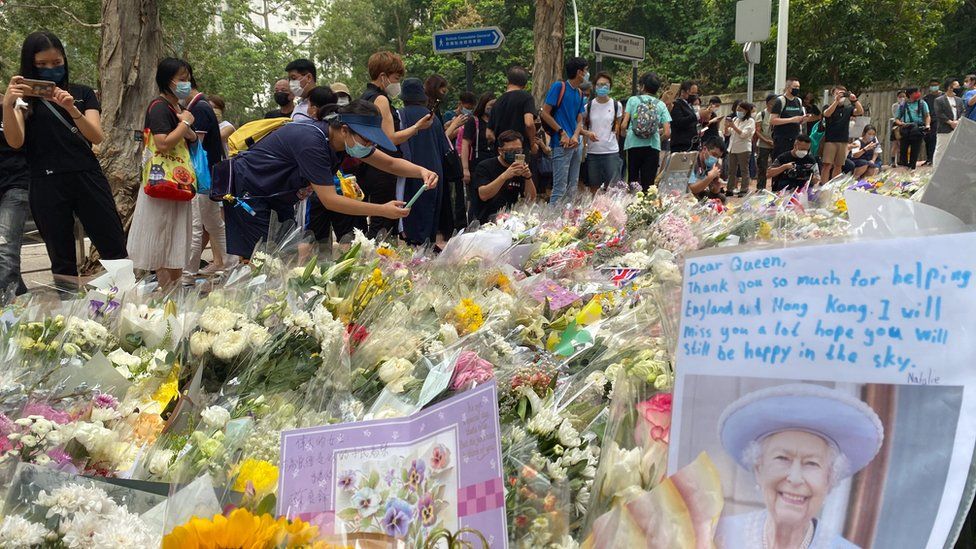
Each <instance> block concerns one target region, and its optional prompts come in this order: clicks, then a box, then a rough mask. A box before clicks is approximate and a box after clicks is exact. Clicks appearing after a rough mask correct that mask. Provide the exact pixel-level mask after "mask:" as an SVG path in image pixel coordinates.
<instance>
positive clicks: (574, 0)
mask: <svg viewBox="0 0 976 549" xmlns="http://www.w3.org/2000/svg"><path fill="white" fill-rule="evenodd" d="M573 21H574V22H575V23H576V53H575V54H574V55H575V56H576V57H579V11H577V10H576V0H573Z"/></svg>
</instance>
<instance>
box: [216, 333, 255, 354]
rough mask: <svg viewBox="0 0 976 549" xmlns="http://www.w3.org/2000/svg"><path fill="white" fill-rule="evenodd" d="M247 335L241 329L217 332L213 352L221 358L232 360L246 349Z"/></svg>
mask: <svg viewBox="0 0 976 549" xmlns="http://www.w3.org/2000/svg"><path fill="white" fill-rule="evenodd" d="M246 346H247V337H246V336H245V335H244V332H242V331H240V330H229V331H226V332H223V333H221V334H217V336H216V337H214V340H213V347H212V349H213V354H214V356H215V357H217V358H219V359H221V360H230V359H232V358H234V357H236V356H237V355H239V354H241V352H242V351H244V347H246Z"/></svg>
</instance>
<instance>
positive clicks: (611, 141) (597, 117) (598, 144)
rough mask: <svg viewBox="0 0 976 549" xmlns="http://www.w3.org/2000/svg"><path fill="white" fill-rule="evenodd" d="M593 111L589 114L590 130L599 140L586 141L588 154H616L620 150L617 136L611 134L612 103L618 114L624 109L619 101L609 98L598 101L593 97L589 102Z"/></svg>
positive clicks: (621, 114)
mask: <svg viewBox="0 0 976 549" xmlns="http://www.w3.org/2000/svg"><path fill="white" fill-rule="evenodd" d="M591 105H592V109H593V112H591V113H589V114H590V131H592V132H593V133H595V134H596V136H597V137H598V138H599V139H600V140H599V141H589V142H588V144H587V145H588V146H589V149H588V151H587V152H588V154H616V153H617V152H619V151H620V146H619V145H618V144H617V136H616V135H614V134H613V123H614V105H616V109H617V110H616V112H617V114H618V115H619V116H623V115H624V109H623V107H622V106H621V105H620V102H619V101H617V100H616V99H611V100H610V101H607V102H606V103H600V101H599V100H596V99H594V100H593V103H591Z"/></svg>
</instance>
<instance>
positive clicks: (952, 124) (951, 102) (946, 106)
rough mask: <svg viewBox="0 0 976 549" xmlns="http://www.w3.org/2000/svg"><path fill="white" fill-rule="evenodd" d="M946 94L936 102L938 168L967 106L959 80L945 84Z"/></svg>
mask: <svg viewBox="0 0 976 549" xmlns="http://www.w3.org/2000/svg"><path fill="white" fill-rule="evenodd" d="M945 87H946V92H945V94H943V95H942V96H940V97H939V98H938V99H936V100H935V111H934V112H935V118H936V120H938V133H937V134H936V143H935V158H934V159H933V165H934V166H937V165H938V164H939V160H940V159H941V158H942V154H943V153H944V152H945V147H946V144H947V143H948V142H949V138H950V137H952V132H954V131H955V130H956V127H957V126H959V120H960V119H961V118H962V117H963V116H964V115H965V113H966V104H965V103H964V102H963V100H962V98H961V97H959V94H960V93H961V92H962V89H961V88H960V87H959V80H956V79H955V78H949V79H948V80H946V83H945Z"/></svg>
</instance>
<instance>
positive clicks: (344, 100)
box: [336, 97, 349, 107]
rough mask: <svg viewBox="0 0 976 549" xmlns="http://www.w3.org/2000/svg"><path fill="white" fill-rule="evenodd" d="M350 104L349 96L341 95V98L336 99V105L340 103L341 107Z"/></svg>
mask: <svg viewBox="0 0 976 549" xmlns="http://www.w3.org/2000/svg"><path fill="white" fill-rule="evenodd" d="M348 104H349V98H348V97H340V98H339V99H336V105H339V106H340V107H345V106H346V105H348Z"/></svg>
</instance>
